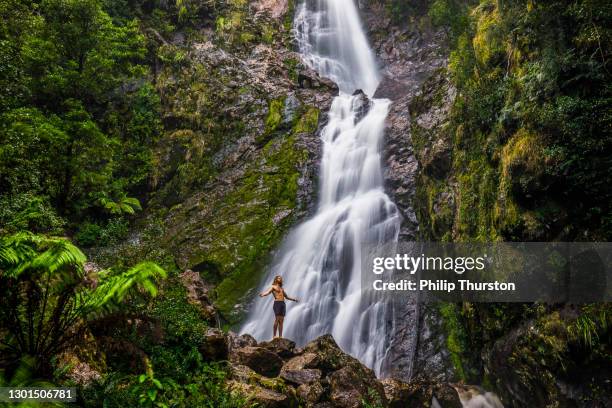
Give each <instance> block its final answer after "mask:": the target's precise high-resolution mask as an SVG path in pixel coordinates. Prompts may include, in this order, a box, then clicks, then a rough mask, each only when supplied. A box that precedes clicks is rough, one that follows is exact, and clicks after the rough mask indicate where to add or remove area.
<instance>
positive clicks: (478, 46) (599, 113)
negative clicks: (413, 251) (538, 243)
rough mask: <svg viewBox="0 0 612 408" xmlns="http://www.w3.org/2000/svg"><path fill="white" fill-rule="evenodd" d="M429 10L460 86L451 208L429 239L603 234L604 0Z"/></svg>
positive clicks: (609, 159)
mask: <svg viewBox="0 0 612 408" xmlns="http://www.w3.org/2000/svg"><path fill="white" fill-rule="evenodd" d="M450 11H452V12H450ZM429 14H430V16H431V18H432V20H433V22H434V23H438V24H444V25H445V26H446V27H447V29H448V32H449V37H450V40H451V48H452V52H451V56H450V61H449V71H450V76H451V78H452V83H453V85H454V87H455V88H456V89H457V92H458V94H457V98H456V100H455V103H454V106H453V110H452V113H451V118H450V119H451V120H450V124H449V126H448V128H447V129H446V132H447V136H446V139H447V143H448V144H450V145H451V146H452V168H451V169H450V174H452V176H453V178H454V179H455V180H456V181H457V199H456V201H457V203H458V206H457V208H456V213H455V216H454V220H451V222H452V224H450V225H449V227H450V228H451V231H449V230H448V229H447V230H446V231H444V228H442V230H441V231H438V233H437V234H436V235H437V237H436V238H443V235H444V234H449V235H447V238H450V237H452V238H453V239H473V238H477V239H480V240H500V239H506V240H525V239H526V240H551V239H565V240H598V239H599V240H609V238H610V233H611V231H612V208H611V207H610V203H611V202H612V179H611V173H610V171H609V169H610V166H611V165H612V155H611V154H610V151H612V116H611V115H610V105H611V102H612V93H611V89H610V83H611V81H610V79H611V75H610V69H611V67H610V47H609V45H610V43H611V40H612V31H611V30H610V26H611V24H610V23H611V20H612V7H611V6H610V4H609V2H606V1H593V0H583V1H554V2H541V1H492V0H489V1H481V2H457V1H454V0H437V1H435V2H434V3H433V4H432V5H431V7H430V11H429ZM435 179H436V178H435V177H433V178H430V179H429V180H425V184H428V183H429V184H430V185H431V186H434V185H435V184H436V180H435ZM432 188H433V187H432ZM476 198H478V200H476Z"/></svg>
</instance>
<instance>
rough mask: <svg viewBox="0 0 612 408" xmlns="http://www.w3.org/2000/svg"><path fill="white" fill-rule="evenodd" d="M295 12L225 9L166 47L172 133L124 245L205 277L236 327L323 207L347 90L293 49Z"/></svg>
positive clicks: (165, 93)
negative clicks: (331, 115) (287, 243)
mask: <svg viewBox="0 0 612 408" xmlns="http://www.w3.org/2000/svg"><path fill="white" fill-rule="evenodd" d="M292 5H293V2H289V3H287V2H286V1H261V2H238V1H228V2H219V5H218V6H219V7H218V8H217V9H216V11H215V13H216V16H212V17H213V18H211V19H210V20H204V22H203V23H202V26H201V27H200V28H199V29H198V30H197V31H195V32H194V31H189V32H179V33H175V34H174V38H169V39H164V38H162V37H161V36H160V38H159V39H158V40H159V43H160V45H159V47H160V51H159V52H158V53H159V54H160V55H161V56H162V58H161V59H160V61H158V66H157V70H156V71H157V72H156V86H157V89H158V91H159V93H160V95H161V97H162V104H163V123H164V129H165V136H164V137H163V138H162V140H161V142H160V144H159V146H158V148H157V154H156V161H157V166H156V171H155V174H154V177H153V179H152V182H151V188H152V190H153V192H152V194H151V197H150V200H149V202H148V205H147V210H146V214H145V216H144V219H143V220H142V221H141V223H140V227H139V233H138V234H136V235H135V236H134V237H133V239H132V240H131V242H130V243H129V244H128V245H127V247H128V248H124V249H125V251H127V252H128V253H129V252H133V251H141V252H146V253H147V256H148V257H151V253H150V252H154V256H156V257H158V258H162V259H171V260H172V261H171V262H173V263H175V264H176V267H178V268H179V269H180V270H184V269H186V268H189V269H191V270H193V271H196V272H198V273H199V274H200V275H201V276H202V277H203V278H204V279H205V280H206V281H207V282H208V283H210V284H212V285H214V286H215V289H214V291H213V292H212V296H211V298H212V299H214V302H215V305H216V306H217V307H218V308H219V310H220V314H221V318H222V320H224V321H226V322H229V323H236V322H237V321H238V320H239V318H240V316H241V313H242V310H243V308H242V307H243V305H244V301H245V299H247V298H248V293H249V290H252V289H253V288H254V287H256V286H257V285H258V283H259V280H260V277H261V272H262V271H263V269H264V268H265V265H266V263H267V261H268V259H269V255H270V253H271V252H272V250H273V249H274V248H275V247H276V246H277V244H278V243H279V242H280V240H281V238H282V237H283V235H284V234H285V232H286V231H287V230H288V228H289V227H290V226H291V225H293V224H294V223H295V222H296V221H297V220H300V219H302V218H303V217H304V216H305V214H306V213H307V212H308V210H309V206H310V204H311V203H313V202H314V199H315V197H316V188H315V184H316V170H317V165H318V158H319V148H320V145H319V140H318V135H317V130H318V129H319V128H320V126H321V125H322V124H323V123H324V122H325V115H326V112H327V110H328V107H329V106H330V103H331V99H332V98H333V96H335V95H336V94H337V89H336V87H335V85H334V84H333V83H331V82H330V81H328V80H325V79H322V78H319V77H318V76H317V75H316V73H314V72H312V71H309V70H308V69H306V68H305V67H304V66H302V64H301V63H300V60H299V56H298V55H297V53H296V52H294V51H293V45H292V42H291V36H290V34H289V30H290V28H291V20H292V17H293V6H292Z"/></svg>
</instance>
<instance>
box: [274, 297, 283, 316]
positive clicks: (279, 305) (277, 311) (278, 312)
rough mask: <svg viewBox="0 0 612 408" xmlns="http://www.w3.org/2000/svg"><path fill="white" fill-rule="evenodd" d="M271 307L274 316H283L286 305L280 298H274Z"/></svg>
mask: <svg viewBox="0 0 612 408" xmlns="http://www.w3.org/2000/svg"><path fill="white" fill-rule="evenodd" d="M272 309H274V315H275V316H284V315H285V313H286V312H287V306H285V302H283V301H282V300H275V301H274V306H272Z"/></svg>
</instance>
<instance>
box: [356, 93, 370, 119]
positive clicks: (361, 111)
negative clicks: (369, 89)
mask: <svg viewBox="0 0 612 408" xmlns="http://www.w3.org/2000/svg"><path fill="white" fill-rule="evenodd" d="M353 96H356V97H357V98H355V99H353V106H352V108H353V111H354V112H355V123H357V122H359V121H360V120H361V119H363V117H364V116H365V115H367V114H368V112H369V111H370V107H371V106H372V102H371V101H370V100H369V99H368V97H367V95H366V94H365V93H364V92H363V91H362V90H361V89H358V90H356V91H355V92H354V93H353Z"/></svg>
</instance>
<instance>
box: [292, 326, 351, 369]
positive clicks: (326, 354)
mask: <svg viewBox="0 0 612 408" xmlns="http://www.w3.org/2000/svg"><path fill="white" fill-rule="evenodd" d="M304 352H305V353H311V354H314V355H315V356H317V360H316V365H313V366H312V368H319V369H321V370H322V371H323V372H324V373H329V372H332V371H335V370H339V369H340V368H342V367H345V366H347V365H351V366H361V363H360V362H359V361H358V360H357V359H355V358H354V357H351V356H349V355H348V354H346V353H345V352H344V351H342V350H341V349H340V347H338V344H336V341H335V340H334V338H333V337H332V336H331V335H330V334H325V335H323V336H321V337H318V338H316V339H314V340H313V341H311V342H310V343H308V344H307V345H306V346H304Z"/></svg>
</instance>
